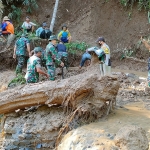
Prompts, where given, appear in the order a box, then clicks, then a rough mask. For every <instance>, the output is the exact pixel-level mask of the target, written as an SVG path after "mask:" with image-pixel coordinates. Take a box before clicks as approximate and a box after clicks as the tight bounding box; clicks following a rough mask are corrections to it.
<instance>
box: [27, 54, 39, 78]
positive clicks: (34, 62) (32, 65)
mask: <svg viewBox="0 0 150 150" xmlns="http://www.w3.org/2000/svg"><path fill="white" fill-rule="evenodd" d="M36 67H37V68H41V59H40V58H39V57H37V56H35V55H33V56H31V57H30V58H29V59H28V62H27V74H26V79H28V80H29V79H30V80H31V79H32V80H36V81H38V78H39V73H38V72H37V71H36Z"/></svg>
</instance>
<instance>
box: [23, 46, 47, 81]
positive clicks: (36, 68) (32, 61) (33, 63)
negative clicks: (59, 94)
mask: <svg viewBox="0 0 150 150" xmlns="http://www.w3.org/2000/svg"><path fill="white" fill-rule="evenodd" d="M41 55H42V48H41V47H35V48H34V55H33V56H31V57H30V58H29V59H28V62H27V73H26V76H25V78H26V82H27V83H37V82H38V81H39V73H40V74H43V75H44V76H46V77H47V78H48V77H49V75H48V74H47V73H45V72H44V71H43V70H42V69H41V59H40V57H41Z"/></svg>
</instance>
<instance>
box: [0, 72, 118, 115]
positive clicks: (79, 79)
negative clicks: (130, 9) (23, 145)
mask: <svg viewBox="0 0 150 150" xmlns="http://www.w3.org/2000/svg"><path fill="white" fill-rule="evenodd" d="M118 90H119V83H118V81H117V78H114V77H107V76H106V77H102V78H101V77H99V74H95V73H92V74H91V73H90V72H89V71H87V72H85V73H83V74H80V75H77V76H74V77H71V78H68V79H64V80H60V81H47V82H44V83H37V84H29V85H26V86H24V87H17V88H14V89H10V90H7V91H4V92H2V93H0V114H3V113H9V112H12V111H15V110H17V109H23V108H25V107H29V106H35V105H39V104H46V105H49V106H50V105H54V104H55V105H63V106H66V107H68V106H69V107H70V108H72V109H76V108H77V107H80V106H81V105H86V103H87V105H88V104H90V105H91V106H92V105H93V106H95V107H98V106H99V107H103V106H104V105H105V103H106V102H107V101H113V102H115V100H116V95H117V93H118ZM91 106H88V107H91ZM83 109H85V107H84V108H83ZM87 109H88V108H87Z"/></svg>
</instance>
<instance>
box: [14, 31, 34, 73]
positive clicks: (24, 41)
mask: <svg viewBox="0 0 150 150" xmlns="http://www.w3.org/2000/svg"><path fill="white" fill-rule="evenodd" d="M26 48H27V51H28V53H29V57H30V56H31V53H30V43H29V40H28V38H26V35H25V34H22V36H21V38H19V39H18V40H17V41H16V43H15V47H14V54H13V58H14V59H17V61H18V64H17V67H16V75H17V74H18V73H22V68H23V66H24V64H25V56H26Z"/></svg>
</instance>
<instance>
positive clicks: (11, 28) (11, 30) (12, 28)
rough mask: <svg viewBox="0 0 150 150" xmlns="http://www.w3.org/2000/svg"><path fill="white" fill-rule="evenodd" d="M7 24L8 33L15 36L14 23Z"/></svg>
mask: <svg viewBox="0 0 150 150" xmlns="http://www.w3.org/2000/svg"><path fill="white" fill-rule="evenodd" d="M6 23H7V26H6V31H7V32H9V33H11V34H14V26H13V24H12V23H10V22H9V21H6Z"/></svg>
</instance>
